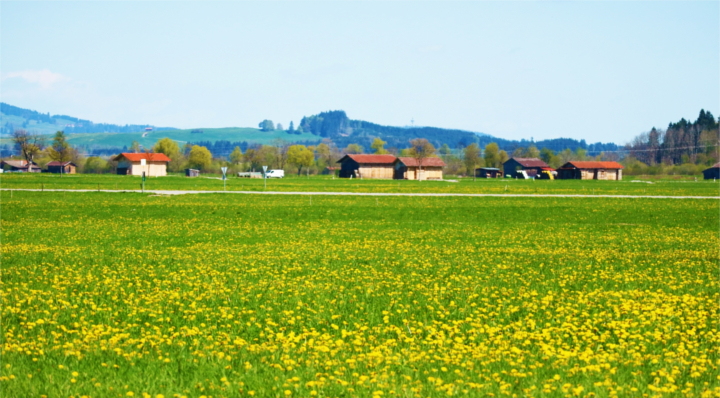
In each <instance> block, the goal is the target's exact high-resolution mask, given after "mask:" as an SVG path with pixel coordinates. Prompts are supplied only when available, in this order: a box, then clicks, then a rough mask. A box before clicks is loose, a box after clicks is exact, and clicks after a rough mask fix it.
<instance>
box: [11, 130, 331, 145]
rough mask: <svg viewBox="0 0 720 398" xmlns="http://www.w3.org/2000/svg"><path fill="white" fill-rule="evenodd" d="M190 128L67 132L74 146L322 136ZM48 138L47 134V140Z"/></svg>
mask: <svg viewBox="0 0 720 398" xmlns="http://www.w3.org/2000/svg"><path fill="white" fill-rule="evenodd" d="M192 131H193V130H164V131H152V132H149V133H145V132H142V133H77V134H68V142H69V143H70V144H71V145H74V146H89V147H93V146H99V147H123V146H128V147H129V146H130V145H131V144H132V142H133V141H137V142H139V143H140V145H142V146H143V147H150V146H152V145H153V144H155V142H157V140H159V139H161V138H165V137H168V138H170V139H173V140H175V141H177V142H179V143H180V144H184V143H186V142H198V141H211V142H215V141H223V140H224V141H230V142H238V141H246V142H248V143H257V144H269V143H271V142H272V141H273V140H275V139H278V138H279V139H283V140H285V141H291V142H296V141H313V142H319V141H320V140H321V139H322V137H318V136H316V135H313V134H310V133H302V134H288V133H287V132H286V131H283V130H274V131H261V130H259V129H256V128H250V127H225V128H217V129H202V131H203V132H202V133H201V134H197V133H192ZM50 139H51V137H50V135H49V134H48V140H50ZM0 143H2V144H10V139H9V137H3V138H2V140H0Z"/></svg>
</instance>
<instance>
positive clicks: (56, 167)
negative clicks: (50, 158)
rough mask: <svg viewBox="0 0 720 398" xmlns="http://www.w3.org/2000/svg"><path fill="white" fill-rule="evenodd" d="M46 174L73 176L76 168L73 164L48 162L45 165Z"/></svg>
mask: <svg viewBox="0 0 720 398" xmlns="http://www.w3.org/2000/svg"><path fill="white" fill-rule="evenodd" d="M47 170H48V173H55V174H75V172H76V171H77V166H75V163H73V162H57V161H54V162H50V163H48V164H47Z"/></svg>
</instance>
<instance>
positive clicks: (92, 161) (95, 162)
mask: <svg viewBox="0 0 720 398" xmlns="http://www.w3.org/2000/svg"><path fill="white" fill-rule="evenodd" d="M107 168H108V163H107V162H106V161H105V160H104V159H103V158H101V157H99V156H91V157H89V158H87V160H85V168H84V169H83V171H84V172H85V173H96V174H99V173H102V172H104V171H105V170H107Z"/></svg>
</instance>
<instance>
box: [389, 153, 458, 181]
mask: <svg viewBox="0 0 720 398" xmlns="http://www.w3.org/2000/svg"><path fill="white" fill-rule="evenodd" d="M421 165H422V167H420V166H421ZM443 167H445V162H443V161H442V159H440V158H425V159H422V164H421V163H418V160H417V159H415V158H406V157H401V158H397V159H396V160H395V163H394V165H393V169H394V170H395V172H394V176H393V178H394V179H396V180H421V181H422V180H442V178H443Z"/></svg>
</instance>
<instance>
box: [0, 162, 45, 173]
mask: <svg viewBox="0 0 720 398" xmlns="http://www.w3.org/2000/svg"><path fill="white" fill-rule="evenodd" d="M0 167H1V168H2V169H3V170H6V171H19V172H22V173H28V172H29V173H39V172H41V171H42V170H41V169H40V166H38V165H37V163H35V162H31V163H28V161H27V160H3V161H2V162H0Z"/></svg>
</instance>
